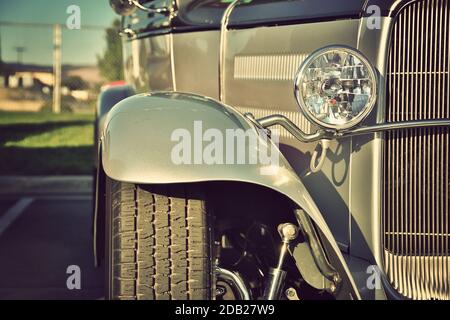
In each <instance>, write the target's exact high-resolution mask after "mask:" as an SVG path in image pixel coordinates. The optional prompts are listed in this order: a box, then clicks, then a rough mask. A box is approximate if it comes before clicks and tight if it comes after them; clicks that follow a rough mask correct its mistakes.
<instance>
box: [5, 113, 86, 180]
mask: <svg viewBox="0 0 450 320" xmlns="http://www.w3.org/2000/svg"><path fill="white" fill-rule="evenodd" d="M93 120H94V116H93V115H92V114H72V113H62V114H51V113H28V112H0V175H52V174H55V175H56V174H90V173H91V170H92V161H93V155H94V151H93V130H94V129H93Z"/></svg>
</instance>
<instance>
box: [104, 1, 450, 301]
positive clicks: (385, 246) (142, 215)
mask: <svg viewBox="0 0 450 320" xmlns="http://www.w3.org/2000/svg"><path fill="white" fill-rule="evenodd" d="M132 2H133V1H132ZM132 2H130V3H128V2H126V1H113V4H115V5H116V9H117V10H118V11H119V12H122V13H124V14H125V15H124V18H123V31H122V32H123V34H124V46H125V47H124V53H125V57H124V65H125V70H126V82H127V83H128V84H130V85H131V86H132V87H133V88H134V90H136V92H138V93H140V92H149V91H150V92H161V91H164V92H165V93H154V94H152V95H150V96H145V95H141V96H133V97H131V98H128V99H125V100H124V101H123V102H120V103H119V104H117V105H116V106H115V107H114V109H113V110H112V111H111V112H110V113H108V118H109V120H106V123H108V126H107V127H106V128H100V130H102V134H103V137H104V140H103V141H102V146H101V148H102V149H101V151H102V152H100V156H102V157H103V158H102V159H100V160H101V161H100V162H99V164H102V166H99V177H100V181H103V180H104V181H106V188H104V189H102V188H101V186H100V188H99V192H98V194H99V198H98V204H101V203H103V201H104V199H103V197H102V195H103V194H104V193H105V194H106V204H107V208H106V220H107V224H106V231H107V234H109V236H107V238H106V239H108V240H109V242H107V246H106V247H107V250H106V251H107V252H108V253H109V254H108V255H107V263H108V264H109V266H110V275H109V279H110V285H109V288H110V289H109V297H111V298H175V299H176V298H202V299H203V298H213V297H218V298H245V297H246V294H247V295H248V296H253V297H265V298H269V296H268V295H267V292H266V293H264V291H267V289H268V288H271V286H275V287H276V285H277V284H278V285H280V286H281V285H282V289H283V291H284V290H285V289H288V291H287V292H293V291H294V292H297V293H298V294H299V295H300V296H301V297H302V298H303V297H305V298H332V297H335V298H354V299H357V298H366V299H385V298H412V299H448V298H449V291H448V288H450V282H449V279H450V277H449V272H450V270H449V263H448V255H449V237H448V230H449V226H450V225H449V219H448V215H449V211H448V207H449V199H450V197H449V180H448V170H449V166H448V162H449V158H448V151H449V149H448V137H449V132H448V125H449V122H448V119H449V114H450V103H449V96H448V92H449V90H448V89H449V87H448V86H449V83H450V82H449V81H450V79H449V73H448V70H449V65H450V63H449V50H448V46H449V43H450V39H449V21H450V16H449V2H448V1H446V0H435V1H395V2H394V1H392V2H391V1H375V0H374V1H357V0H352V1H345V2H338V1H332V0H330V1H328V0H322V1H269V0H268V1H237V2H233V3H232V4H231V5H230V2H229V1H226V2H225V1H175V2H172V1H141V2H139V3H138V4H136V3H135V1H134V2H133V3H132ZM118 5H123V6H125V9H127V10H124V7H121V8H119V7H118ZM137 5H139V6H143V8H141V9H140V10H134V9H133V8H134V6H137ZM374 13H375V15H373V14H374ZM376 13H380V15H381V16H377V15H376ZM373 19H375V20H373ZM327 46H335V48H338V49H336V50H347V49H348V48H349V50H351V52H352V53H354V56H355V57H357V58H358V59H359V61H363V62H364V63H363V64H364V65H367V66H368V67H367V68H368V70H372V69H371V68H373V70H374V74H373V75H372V76H373V78H374V79H375V80H373V81H372V82H371V83H372V84H373V86H372V87H371V88H372V89H374V91H375V93H374V94H373V95H372V96H373V97H374V99H375V100H374V101H373V103H372V105H371V107H370V108H368V109H366V110H367V114H364V116H361V117H359V114H358V116H356V117H355V118H358V117H359V118H358V119H357V120H358V121H357V123H354V124H351V126H350V125H349V126H348V127H346V128H337V126H333V125H330V126H329V127H328V128H326V126H324V125H323V121H322V124H321V120H320V119H314V116H312V115H309V117H308V112H306V113H305V112H304V113H303V114H302V113H300V112H299V111H298V105H299V103H300V102H299V101H298V99H296V95H295V94H294V93H293V88H294V81H295V82H298V81H300V80H299V78H301V76H302V74H301V72H300V75H297V76H296V74H297V71H298V69H299V67H300V66H301V65H302V63H303V65H305V63H306V65H307V62H308V61H309V60H308V59H311V57H316V56H317V54H318V53H317V50H318V49H321V48H324V47H327ZM344 48H347V49H344ZM312 53H314V55H313V56H311V54H312ZM319 53H320V52H319ZM300 71H301V70H300ZM341 80H342V79H341ZM353 80H354V79H353ZM297 84H298V83H297ZM322 89H323V88H322ZM296 90H297V91H296V93H297V98H298V97H299V94H298V91H299V90H300V91H301V90H304V89H299V88H298V87H297V89H296ZM178 92H189V93H192V94H179V93H178ZM207 97H208V98H207ZM217 101H220V102H217ZM338 102H340V101H338ZM352 102H353V100H352ZM300 104H301V103H300ZM303 104H305V102H303ZM226 105H229V106H232V108H228V107H227V106H226ZM110 107H112V106H110ZM144 109H145V110H147V112H144V111H143V110H144ZM303 109H304V108H303ZM210 110H213V111H214V112H212V111H210ZM237 111H239V112H240V113H238V112H237ZM303 111H304V110H303ZM196 112H197V113H196ZM243 113H251V114H253V116H254V118H256V119H262V121H256V120H255V119H254V118H251V117H245V116H243ZM272 114H279V115H280V117H278V118H277V117H272V118H271V117H270V115H272ZM305 115H306V116H305ZM283 117H284V118H283ZM286 118H287V119H289V120H290V121H287V120H286ZM196 119H203V120H205V121H207V123H208V125H210V126H211V127H218V128H221V129H225V128H226V127H227V125H228V126H230V125H231V124H230V121H231V120H230V119H234V120H233V121H234V122H233V123H234V126H235V127H239V128H243V129H246V128H251V127H252V125H256V127H258V126H261V127H269V126H272V125H275V124H276V125H281V126H283V128H282V129H281V130H282V131H281V138H280V146H279V149H280V151H281V153H282V159H281V165H280V167H282V168H283V170H284V169H285V171H283V173H285V174H286V176H287V178H286V179H287V180H286V183H279V181H278V182H277V181H273V180H270V181H269V180H268V178H267V179H266V178H261V177H257V176H256V175H253V170H254V169H255V167H246V168H244V169H243V170H241V171H239V172H235V171H233V170H231V169H230V170H228V169H227V168H226V167H225V169H224V168H223V167H221V168H217V167H216V168H214V169H206V168H204V166H201V167H197V168H195V167H194V168H193V169H192V168H191V169H192V171H190V172H186V171H183V169H180V170H178V169H177V167H174V166H172V167H171V166H170V165H167V163H164V161H162V160H161V159H158V157H157V156H155V153H157V154H164V153H165V152H166V153H167V152H169V151H168V150H166V149H165V148H167V147H165V144H167V140H166V141H163V140H161V137H164V136H165V135H167V134H168V133H169V132H170V130H171V129H175V128H179V127H180V126H182V125H183V123H189V121H195V120H196ZM311 120H313V121H311ZM314 120H315V121H314ZM141 121H142V123H141ZM161 122H163V124H161ZM386 123H387V124H386ZM231 126H232V125H231ZM341 129H342V130H341ZM296 134H297V135H296ZM314 134H316V136H314ZM299 137H303V138H302V139H299ZM312 137H314V138H312ZM158 139H159V141H158V142H155V141H156V140H158ZM300 140H303V141H300ZM319 140H322V142H321V144H322V147H323V153H322V159H323V161H322V162H321V163H320V165H321V168H320V169H321V170H315V169H317V168H314V164H313V165H312V166H311V164H310V162H311V156H314V155H315V156H317V154H316V153H315V148H316V145H317V144H316V143H312V142H316V141H317V142H318V141H319ZM323 140H326V141H327V142H326V146H325V144H324V142H323ZM125 144H126V145H127V146H126V147H124V145H125ZM119 145H120V146H121V147H118V146H119ZM150 148H154V149H153V150H149V149H150ZM105 155H106V156H107V157H108V158H107V159H105V158H104V157H105ZM315 156H314V157H313V158H315ZM152 161H153V162H152ZM152 166H153V167H152ZM210 170H211V171H210ZM105 173H106V174H105ZM278 177H280V176H278ZM173 183H175V184H173ZM104 190H106V191H104ZM160 204H161V207H160ZM191 205H192V207H191ZM108 206H112V207H108ZM179 206H181V207H179ZM180 208H184V209H182V210H184V216H183V217H184V218H183V219H185V221H184V222H183V223H182V224H181V225H178V224H176V228H178V227H179V228H180V229H179V230H183V232H181V231H180V232H181V233H178V231H174V233H172V232H171V231H167V229H171V226H172V225H173V223H175V221H172V219H177V218H176V217H177V214H178V213H179V212H180ZM186 208H187V209H186ZM191 208H192V210H194V211H190V210H191ZM172 210H175V211H174V212H175V213H172ZM101 212H102V210H98V212H97V213H99V214H101ZM162 213H169V214H168V215H167V214H166V215H164V214H162ZM191 214H192V220H189V219H190V217H191ZM161 216H163V217H165V218H164V219H163V220H164V221H159V219H158V218H159V217H161ZM98 217H100V215H98ZM156 217H158V218H156ZM167 217H169V218H170V219H168V218H167ZM212 218H213V219H212ZM186 219H187V220H186ZM211 219H212V220H211ZM98 220H99V221H101V219H98ZM148 221H153V224H155V228H154V229H152V230H151V231H149V230H147V229H146V227H147V226H148V223H149V222H148ZM188 221H192V223H194V224H195V226H191V225H189V222H188ZM197 223H198V224H197ZM284 223H292V224H293V225H294V226H297V227H299V229H300V235H299V237H298V238H296V240H295V241H294V242H293V243H290V250H291V252H292V256H293V259H289V257H288V258H286V259H284V261H283V260H282V254H281V257H280V249H279V243H280V237H279V235H277V226H278V225H280V224H282V225H283V224H284ZM99 225H101V223H100V224H99ZM186 228H187V230H190V229H191V228H192V229H193V230H194V231H193V232H192V233H191V232H187V233H186V232H185V229H186ZM98 229H100V227H98ZM110 230H112V231H111V232H112V233H109V232H110ZM177 230H178V229H177ZM172 236H173V237H172ZM141 237H142V239H143V240H141ZM147 237H149V239H150V240H147V239H148V238H147ZM193 237H194V238H195V240H194V238H193ZM178 240H179V241H181V242H182V243H183V244H185V243H188V244H189V243H190V241H193V242H195V243H196V244H197V245H198V247H195V249H193V254H194V256H193V257H191V256H189V254H188V255H187V256H186V254H185V252H186V248H185V247H183V246H180V245H179V244H178V243H177V241H178ZM172 241H174V242H172ZM181 242H180V243H181ZM141 248H142V250H141ZM179 252H181V253H180V254H178V253H179ZM187 252H188V253H189V252H190V250H189V249H187ZM151 254H153V259H151V261H150V260H148V259H149V256H150V255H151ZM278 259H280V260H282V262H283V263H282V268H283V270H284V271H287V277H286V279H285V281H284V282H283V281H278V280H279V279H278V280H277V277H281V276H280V273H278V274H277V272H276V271H275V272H274V271H273V269H271V268H274V267H275V266H277V260H278ZM193 261H196V262H198V263H199V264H198V265H197V264H195V267H193V269H192V268H191V267H190V266H192V263H193ZM217 267H219V269H217ZM278 267H280V264H279V263H278ZM178 268H182V269H183V270H182V271H180V270H179V269H178ZM222 269H225V270H226V271H229V272H231V275H230V274H228V273H227V272H225V273H221V272H220V270H222ZM276 269H280V268H275V270H276ZM218 270H219V271H218ZM278 271H279V270H278ZM227 275H228V276H227ZM233 276H234V277H233ZM371 276H373V277H371ZM230 278H231V280H230ZM274 279H275V280H274ZM371 279H372V280H373V279H375V280H379V281H375V282H371V281H372V280H371ZM368 280H369V281H368ZM191 283H195V285H194V287H190V286H189V284H191ZM213 289H214V290H213ZM245 289H246V290H245ZM292 290H293V291H292ZM287 296H288V297H289V295H287ZM294 296H295V295H294ZM278 297H279V296H276V298H278ZM271 298H274V297H271Z"/></svg>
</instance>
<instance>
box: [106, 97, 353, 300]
mask: <svg viewBox="0 0 450 320" xmlns="http://www.w3.org/2000/svg"><path fill="white" fill-rule="evenodd" d="M196 121H197V127H195V126H194V122H196ZM198 121H200V123H201V129H202V132H200V131H199V130H198V129H199V128H198V123H199V122H198ZM208 129H213V130H216V132H221V133H222V136H223V137H226V131H227V129H228V130H230V129H231V130H236V129H241V130H243V131H246V132H247V134H248V135H249V139H247V140H246V144H245V145H246V148H250V147H252V145H249V143H250V141H252V139H256V140H257V141H258V147H261V146H263V147H267V148H268V150H269V152H276V153H277V155H278V164H274V163H271V164H262V163H261V162H260V161H257V162H256V163H249V162H250V161H247V162H246V163H245V164H231V163H229V164H214V165H210V164H205V161H203V160H204V159H202V158H201V157H200V158H197V159H195V155H194V153H199V152H200V153H201V150H202V149H203V151H204V150H206V147H205V146H206V145H208V144H209V143H210V142H208V141H206V142H205V141H203V142H202V143H201V144H199V143H196V141H197V140H198V139H201V136H202V133H206V131H207V130H208ZM180 130H181V131H180ZM217 130H218V131H217ZM174 132H178V133H180V132H185V133H186V132H189V133H191V135H192V136H191V138H193V141H191V142H192V144H191V146H192V149H194V152H193V153H192V154H191V157H190V158H191V160H192V162H191V163H190V164H186V163H185V164H175V163H174V159H173V150H174V146H175V145H177V144H178V143H179V141H173V140H174V136H178V134H174ZM199 137H200V138H199ZM102 139H103V142H102V151H101V152H102V164H103V169H104V171H105V173H106V175H107V176H109V177H111V178H113V179H115V180H120V181H125V182H131V183H139V184H167V183H189V182H206V181H239V182H247V183H253V184H257V185H261V186H264V187H267V188H271V189H273V190H275V191H277V192H279V193H281V194H284V195H285V196H287V197H288V198H290V199H291V200H292V201H293V202H295V203H296V204H297V205H298V206H299V207H300V208H302V209H303V210H304V211H305V212H306V213H307V214H308V215H309V217H310V218H311V219H312V220H313V221H314V223H315V224H316V226H317V227H318V228H319V229H320V232H321V233H322V234H323V236H324V237H326V239H327V240H328V241H329V243H330V246H331V248H332V250H333V251H334V254H335V255H336V256H337V257H338V258H339V260H340V263H341V264H342V266H343V268H344V270H345V273H346V275H347V277H348V278H349V279H350V282H351V285H352V287H353V291H354V292H355V295H356V298H359V293H358V290H357V289H356V286H355V284H354V281H353V278H352V277H351V275H350V273H349V270H348V268H347V266H346V264H345V261H344V258H343V256H342V254H341V252H340V250H339V248H338V245H337V243H336V241H335V240H334V238H333V235H332V233H331V231H330V229H329V227H328V226H327V224H326V222H325V220H324V219H323V217H322V215H321V213H320V212H319V210H318V208H317V206H316V205H315V203H314V201H313V200H312V198H311V196H310V195H309V193H308V191H307V190H306V188H305V186H304V185H303V183H302V181H301V180H300V178H299V177H298V176H297V175H296V174H295V172H294V170H293V169H292V168H291V166H290V165H289V164H288V162H287V160H286V159H285V158H284V157H283V155H282V154H281V153H280V151H279V149H278V148H277V146H276V145H275V144H273V142H272V141H270V140H269V142H267V141H266V139H263V137H262V136H261V135H260V134H259V133H258V130H256V128H255V126H254V124H253V123H252V122H251V121H250V120H248V119H247V118H246V117H244V116H243V115H242V114H240V113H239V112H238V111H236V110H235V109H234V108H232V107H230V106H226V105H224V104H222V103H220V102H217V101H215V100H213V99H210V98H206V97H202V96H198V95H192V94H185V93H174V92H160V93H151V94H140V95H135V96H132V97H129V98H126V99H124V100H122V101H121V102H119V103H118V104H117V105H116V106H114V108H113V109H112V110H111V111H110V112H109V113H108V116H107V119H106V125H105V130H104V132H103V136H102ZM203 147H205V148H203ZM233 150H234V148H233ZM195 151H197V152H195ZM224 162H225V161H224Z"/></svg>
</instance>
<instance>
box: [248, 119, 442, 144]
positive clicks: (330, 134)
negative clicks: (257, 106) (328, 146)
mask: <svg viewBox="0 0 450 320" xmlns="http://www.w3.org/2000/svg"><path fill="white" fill-rule="evenodd" d="M245 116H246V117H247V118H249V119H250V120H253V121H256V122H257V123H259V125H260V126H262V127H264V128H268V127H271V126H274V125H280V126H282V127H284V128H285V129H286V130H288V131H289V132H290V133H291V134H292V135H293V136H294V137H295V138H297V139H298V140H300V141H302V142H314V141H317V140H321V139H335V138H339V137H350V136H356V135H363V134H369V133H376V132H381V131H393V130H407V129H414V128H432V127H442V126H450V119H444V120H423V121H403V122H389V123H383V124H376V125H373V126H368V127H359V128H356V129H353V130H349V131H344V132H338V131H336V132H334V131H323V130H318V131H317V132H316V133H313V134H307V133H305V132H304V131H303V130H301V129H300V128H299V127H297V126H296V125H295V123H293V122H292V121H291V120H289V119H288V118H287V117H285V116H283V115H281V114H274V115H271V116H267V117H264V118H260V119H256V120H254V117H253V115H251V114H246V115H245Z"/></svg>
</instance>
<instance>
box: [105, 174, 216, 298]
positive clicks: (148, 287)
mask: <svg viewBox="0 0 450 320" xmlns="http://www.w3.org/2000/svg"><path fill="white" fill-rule="evenodd" d="M106 179H107V180H106V262H107V263H106V276H107V281H106V297H107V298H109V299H150V300H163V299H166V300H167V299H174V300H175V299H191V300H203V299H210V298H211V296H212V293H211V288H212V285H211V284H212V283H214V282H213V279H212V278H213V272H212V263H211V253H212V245H211V239H212V237H211V234H210V233H211V227H210V225H209V223H210V219H209V215H208V211H207V210H206V206H205V200H204V197H203V196H202V194H201V192H199V191H198V190H195V188H194V187H193V186H190V185H151V186H150V185H135V184H131V183H125V182H120V181H114V180H112V179H110V178H108V177H107V178H106Z"/></svg>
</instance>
